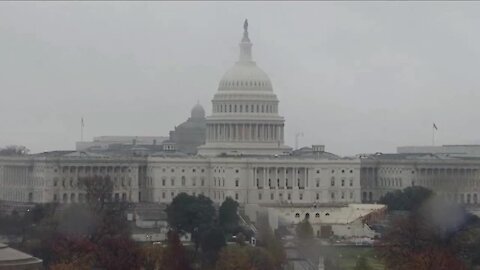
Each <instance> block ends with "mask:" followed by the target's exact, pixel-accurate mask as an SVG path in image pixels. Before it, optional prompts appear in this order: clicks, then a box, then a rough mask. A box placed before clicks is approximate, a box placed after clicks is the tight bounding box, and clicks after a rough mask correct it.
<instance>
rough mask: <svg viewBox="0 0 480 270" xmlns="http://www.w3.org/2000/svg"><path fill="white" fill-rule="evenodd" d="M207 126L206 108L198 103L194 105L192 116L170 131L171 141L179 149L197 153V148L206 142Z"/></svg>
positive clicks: (191, 153) (183, 151)
mask: <svg viewBox="0 0 480 270" xmlns="http://www.w3.org/2000/svg"><path fill="white" fill-rule="evenodd" d="M206 128H207V123H206V118H205V110H204V109H203V107H202V106H201V105H200V104H197V105H195V107H193V109H192V111H191V116H190V118H188V119H187V121H185V122H183V123H181V124H180V125H178V126H176V127H175V129H174V130H172V131H170V141H171V142H174V143H175V147H176V150H177V151H179V152H182V153H185V154H189V155H195V154H196V153H197V148H198V147H199V146H200V145H203V144H205V133H206Z"/></svg>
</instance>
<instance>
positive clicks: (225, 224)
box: [218, 197, 240, 233]
mask: <svg viewBox="0 0 480 270" xmlns="http://www.w3.org/2000/svg"><path fill="white" fill-rule="evenodd" d="M237 211H238V202H236V201H235V200H233V199H232V198H230V197H227V199H226V200H225V201H223V203H222V205H221V206H220V208H219V210H218V222H219V224H220V226H221V227H222V228H223V230H224V231H225V232H227V233H233V232H235V230H237V228H238V226H239V225H238V223H239V220H240V218H239V216H238V213H237Z"/></svg>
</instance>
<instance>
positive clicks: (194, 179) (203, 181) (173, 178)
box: [162, 176, 205, 187]
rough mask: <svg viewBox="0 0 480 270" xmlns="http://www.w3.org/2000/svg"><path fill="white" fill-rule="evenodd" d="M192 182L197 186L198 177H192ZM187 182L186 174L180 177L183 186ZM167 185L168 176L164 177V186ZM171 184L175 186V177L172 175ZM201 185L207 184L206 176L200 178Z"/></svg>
mask: <svg viewBox="0 0 480 270" xmlns="http://www.w3.org/2000/svg"><path fill="white" fill-rule="evenodd" d="M191 181H192V182H191V184H192V186H194V187H195V186H196V185H197V179H196V178H192V179H191ZM186 182H187V178H186V177H185V176H182V178H181V179H180V183H181V185H182V186H185V185H186ZM166 185H167V179H166V178H162V186H163V187H164V186H166ZM170 186H172V187H173V186H175V177H172V178H170ZM200 186H202V187H203V186H205V179H204V178H200Z"/></svg>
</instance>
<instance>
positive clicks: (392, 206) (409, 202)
mask: <svg viewBox="0 0 480 270" xmlns="http://www.w3.org/2000/svg"><path fill="white" fill-rule="evenodd" d="M433 195H434V194H433V192H432V191H431V190H430V189H427V188H424V187H420V186H413V187H407V188H405V189H403V190H395V191H393V192H388V193H387V194H385V195H384V196H383V197H382V198H380V200H379V203H381V204H385V205H387V206H388V209H389V210H391V211H414V210H417V209H419V208H420V207H421V206H422V205H423V204H424V203H425V202H426V201H427V200H428V199H430V198H432V196H433Z"/></svg>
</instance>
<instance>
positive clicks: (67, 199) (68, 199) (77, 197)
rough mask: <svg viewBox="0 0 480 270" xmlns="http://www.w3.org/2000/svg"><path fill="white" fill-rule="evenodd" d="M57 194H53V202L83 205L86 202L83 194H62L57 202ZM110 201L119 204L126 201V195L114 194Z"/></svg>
mask: <svg viewBox="0 0 480 270" xmlns="http://www.w3.org/2000/svg"><path fill="white" fill-rule="evenodd" d="M59 199H60V198H59V195H58V194H53V201H54V202H62V203H77V202H78V203H84V202H86V195H85V194H84V193H78V194H76V193H71V194H70V195H69V194H68V193H63V195H62V200H61V201H60V200H59ZM110 200H111V201H115V202H119V201H127V193H125V192H124V193H114V194H112V197H111V198H110Z"/></svg>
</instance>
